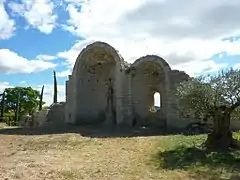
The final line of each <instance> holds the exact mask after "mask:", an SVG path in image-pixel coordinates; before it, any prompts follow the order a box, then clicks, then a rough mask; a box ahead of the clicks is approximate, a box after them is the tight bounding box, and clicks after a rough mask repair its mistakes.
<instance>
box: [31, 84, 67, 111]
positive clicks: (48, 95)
mask: <svg viewBox="0 0 240 180" xmlns="http://www.w3.org/2000/svg"><path fill="white" fill-rule="evenodd" d="M28 86H29V85H28ZM32 88H34V89H36V90H38V91H39V92H40V91H41V89H42V85H37V86H32ZM43 101H44V102H46V105H48V106H49V105H51V104H52V102H53V84H44V93H43ZM61 101H65V85H58V102H61Z"/></svg>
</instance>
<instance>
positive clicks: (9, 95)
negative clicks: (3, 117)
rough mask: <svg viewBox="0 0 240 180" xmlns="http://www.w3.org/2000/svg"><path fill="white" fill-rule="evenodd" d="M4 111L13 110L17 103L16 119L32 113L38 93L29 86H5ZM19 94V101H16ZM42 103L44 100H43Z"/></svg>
mask: <svg viewBox="0 0 240 180" xmlns="http://www.w3.org/2000/svg"><path fill="white" fill-rule="evenodd" d="M5 92H6V96H5V97H6V99H5V112H14V111H15V110H16V109H17V105H18V104H19V107H18V109H19V113H18V115H17V119H19V118H21V117H22V116H23V115H26V114H32V113H33V112H34V111H35V110H36V109H37V107H38V104H39V101H40V100H39V97H40V93H39V91H37V90H34V89H32V88H31V87H19V86H17V87H13V88H6V89H5ZM18 95H19V103H17V101H18ZM43 104H44V102H43Z"/></svg>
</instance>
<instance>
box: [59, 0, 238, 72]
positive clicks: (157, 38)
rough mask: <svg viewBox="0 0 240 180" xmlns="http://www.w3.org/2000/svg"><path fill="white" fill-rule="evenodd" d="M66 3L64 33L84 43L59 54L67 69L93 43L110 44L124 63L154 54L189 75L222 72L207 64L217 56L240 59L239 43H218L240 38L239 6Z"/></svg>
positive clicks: (142, 0) (161, 0) (173, 0)
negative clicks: (67, 17)
mask: <svg viewBox="0 0 240 180" xmlns="http://www.w3.org/2000/svg"><path fill="white" fill-rule="evenodd" d="M65 2H69V4H68V6H67V8H66V10H67V12H68V13H69V19H68V21H67V24H65V25H64V26H63V28H64V29H65V30H68V31H70V32H71V33H73V34H76V35H78V36H82V37H84V38H85V39H86V40H83V41H78V42H76V43H75V45H74V46H73V47H72V48H71V49H69V50H68V51H65V52H60V53H58V56H59V57H61V58H65V59H66V60H67V62H68V63H69V66H70V67H72V66H73V64H74V62H75V59H76V58H77V55H78V54H79V53H80V51H81V50H82V48H83V47H84V46H86V44H89V43H90V42H92V41H94V40H100V41H105V42H107V43H109V44H110V45H112V46H113V47H115V48H116V49H117V50H119V52H120V54H122V56H123V58H124V59H125V60H126V61H128V62H133V61H134V60H135V59H136V58H138V57H140V56H143V55H146V54H157V55H159V56H161V57H163V58H165V59H166V60H167V62H168V63H169V64H170V65H172V66H173V67H174V68H177V69H180V70H185V71H186V72H187V73H190V74H192V75H196V74H198V73H202V72H211V71H215V70H218V69H219V68H222V67H226V65H227V64H225V63H223V64H218V63H216V62H214V61H213V60H211V57H212V56H213V55H215V54H219V53H221V52H226V53H227V55H237V54H240V42H239V41H235V42H230V41H222V39H223V38H227V37H232V36H233V37H234V36H239V35H240V19H239V18H238V17H240V11H239V9H240V1H239V0H232V1H231V2H229V1H228V0H213V1H207V0H203V1H198V2H195V1H194V2H193V1H191V0H186V1H184V2H182V1H181V2H180V1H177V0H132V1H129V2H128V3H126V2H125V1H120V0H106V1H104V3H102V1H101V0H95V1H88V0H85V1H81V3H80V4H76V3H74V1H72V0H65ZM79 5H81V8H79ZM80 9H81V10H80Z"/></svg>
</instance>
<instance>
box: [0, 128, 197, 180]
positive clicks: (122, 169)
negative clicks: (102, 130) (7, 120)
mask: <svg viewBox="0 0 240 180" xmlns="http://www.w3.org/2000/svg"><path fill="white" fill-rule="evenodd" d="M6 132H7V130H5V131H1V130H0V160H1V163H0V179H2V180H15V179H18V180H42V179H46V180H50V179H51V180H57V179H59V180H61V179H62V180H80V179H81V180H110V179H111V180H139V179H144V180H150V179H154V180H156V179H161V180H165V179H166V180H167V179H168V180H169V179H172V180H175V179H176V180H181V179H182V180H183V179H184V180H188V179H201V178H198V176H197V174H193V173H190V172H189V171H185V170H166V169H159V168H156V166H154V165H153V163H152V161H151V159H152V157H153V155H154V154H155V153H156V152H157V151H159V150H160V151H161V150H164V149H165V146H166V145H167V144H169V143H171V140H172V139H171V138H169V136H157V135H155V136H154V135H153V136H142V137H141V136H132V137H131V136H129V137H110V136H109V137H106V136H105V137H101V136H100V137H99V136H95V137H94V136H93V134H94V133H92V136H86V135H81V134H80V133H77V132H68V133H55V134H51V133H35V134H34V133H29V132H28V131H27V130H25V131H24V132H25V133H23V131H22V130H19V131H10V132H7V133H6ZM31 132H32V130H31ZM177 139H181V137H179V136H178V137H177ZM174 141H176V139H175V140H174ZM177 141H178V140H177Z"/></svg>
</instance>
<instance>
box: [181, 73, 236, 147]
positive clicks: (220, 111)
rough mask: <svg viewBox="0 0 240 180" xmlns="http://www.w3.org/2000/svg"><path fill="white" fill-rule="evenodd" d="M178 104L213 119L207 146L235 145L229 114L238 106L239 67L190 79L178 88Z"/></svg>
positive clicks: (205, 117)
mask: <svg viewBox="0 0 240 180" xmlns="http://www.w3.org/2000/svg"><path fill="white" fill-rule="evenodd" d="M177 94H178V96H179V99H180V101H179V103H180V106H183V107H184V108H185V109H189V110H191V111H192V112H194V113H195V114H197V115H198V116H199V117H203V118H204V119H208V118H211V119H213V131H212V133H210V134H209V135H208V138H207V140H206V146H207V147H209V148H210V147H211V148H218V149H226V148H229V147H233V146H236V145H237V142H236V140H234V139H233V135H232V132H231V130H230V119H231V115H232V113H233V112H234V111H235V110H236V108H237V107H239V106H240V70H233V69H229V70H225V71H221V72H219V73H218V74H217V75H208V76H205V77H198V78H192V79H190V80H189V81H185V82H183V83H181V85H180V86H179V87H178V93H177Z"/></svg>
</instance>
